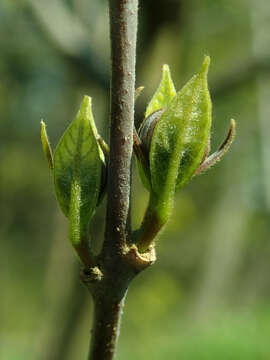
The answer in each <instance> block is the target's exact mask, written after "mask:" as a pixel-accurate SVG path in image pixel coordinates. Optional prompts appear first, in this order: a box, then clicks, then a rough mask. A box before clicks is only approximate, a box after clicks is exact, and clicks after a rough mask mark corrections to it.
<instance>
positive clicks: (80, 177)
mask: <svg viewBox="0 0 270 360" xmlns="http://www.w3.org/2000/svg"><path fill="white" fill-rule="evenodd" d="M41 140H42V145H43V150H44V153H45V155H46V158H47V160H48V164H49V168H50V169H51V170H52V172H53V177H54V186H55V192H56V197H57V200H58V202H59V205H60V207H61V209H62V211H63V213H64V214H65V215H66V217H67V218H68V219H69V224H70V239H71V242H72V244H73V246H75V247H76V246H78V245H79V243H80V241H81V239H82V238H84V237H85V236H86V234H87V230H88V223H89V220H90V219H91V217H92V216H93V213H94V211H95V209H96V207H97V205H98V203H99V201H100V198H101V196H102V193H103V191H104V188H105V186H104V183H103V182H104V174H105V172H106V169H105V157H104V154H103V151H102V148H101V146H100V136H99V135H98V133H97V129H96V126H95V123H94V118H93V114H92V109H91V98H90V97H88V96H85V97H84V100H83V102H82V104H81V106H80V110H79V112H78V114H77V116H76V118H75V119H74V120H73V122H72V123H71V124H70V126H69V127H68V128H67V130H66V131H65V133H64V134H63V136H62V138H61V139H60V141H59V143H58V145H57V147H56V149H55V152H54V154H53V155H52V151H51V148H50V144H49V141H48V137H47V133H46V127H45V124H44V122H43V121H42V122H41Z"/></svg>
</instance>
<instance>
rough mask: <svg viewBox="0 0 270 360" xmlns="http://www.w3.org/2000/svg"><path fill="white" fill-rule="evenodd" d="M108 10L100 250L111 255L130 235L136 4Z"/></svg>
mask: <svg viewBox="0 0 270 360" xmlns="http://www.w3.org/2000/svg"><path fill="white" fill-rule="evenodd" d="M109 6H110V34H111V60H112V78H111V132H110V159H109V168H108V207H107V222H106V235H105V242H104V250H105V251H106V250H109V252H111V250H113V249H119V248H121V247H122V246H123V245H124V244H125V243H126V240H127V236H129V232H130V224H129V209H130V173H131V171H130V170H131V156H132V146H133V123H134V98H135V59H136V37H137V13H138V0H109ZM108 248H109V249H108ZM113 252H114V251H113Z"/></svg>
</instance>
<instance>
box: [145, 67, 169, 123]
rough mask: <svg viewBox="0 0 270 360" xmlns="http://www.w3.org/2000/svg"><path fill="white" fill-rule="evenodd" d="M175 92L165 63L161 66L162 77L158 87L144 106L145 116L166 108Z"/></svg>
mask: <svg viewBox="0 0 270 360" xmlns="http://www.w3.org/2000/svg"><path fill="white" fill-rule="evenodd" d="M175 94H176V91H175V87H174V84H173V81H172V78H171V73H170V69H169V66H168V65H166V64H165V65H163V68H162V78H161V82H160V84H159V87H158V88H157V90H156V92H155V94H154V96H153V97H152V99H151V101H150V103H149V104H148V106H147V108H146V112H145V118H147V117H148V116H149V115H150V114H152V113H153V112H154V111H156V110H160V109H164V108H167V107H168V105H169V104H170V102H171V100H172V99H173V97H174V96H175Z"/></svg>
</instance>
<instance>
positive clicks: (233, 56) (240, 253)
mask: <svg viewBox="0 0 270 360" xmlns="http://www.w3.org/2000/svg"><path fill="white" fill-rule="evenodd" d="M139 16H140V18H139V20H140V21H139V22H140V27H139V34H138V56H137V86H141V85H144V86H145V90H144V92H143V95H141V97H140V99H139V100H138V103H137V108H136V123H137V124H139V122H140V121H141V120H142V116H143V112H144V109H145V106H146V104H147V102H148V101H149V100H150V98H151V95H152V94H153V92H154V90H155V88H156V86H157V85H158V82H159V79H160V74H161V67H162V64H163V63H168V64H169V65H170V67H171V72H172V75H173V78H174V80H175V83H176V86H177V89H180V88H181V86H182V85H183V84H184V83H185V82H186V81H187V80H188V79H189V78H190V77H191V76H192V75H193V74H194V73H195V72H196V71H197V70H198V69H199V67H200V64H201V62H202V60H203V57H204V55H205V54H209V55H210V56H211V59H212V64H211V69H210V74H209V86H210V90H211V94H212V100H213V127H212V148H213V149H215V148H216V147H217V146H218V145H219V144H220V143H221V142H222V141H223V138H224V136H225V132H226V131H227V130H228V127H229V119H230V117H233V118H235V119H236V121H237V137H236V140H235V142H234V144H233V146H232V149H231V150H230V152H229V153H228V154H227V155H226V156H225V158H224V160H222V162H221V163H220V164H218V165H217V166H216V167H214V168H213V169H212V170H211V171H209V172H208V173H206V174H205V175H203V176H199V177H197V178H196V179H195V180H193V181H192V182H190V183H189V184H188V185H187V186H186V187H185V188H184V189H183V190H182V191H181V192H180V193H179V194H178V195H177V198H176V202H175V210H174V213H173V216H172V218H171V220H170V222H169V224H168V226H167V228H166V230H165V231H164V232H163V233H162V235H161V236H160V239H159V241H158V244H157V252H158V261H157V263H156V264H155V265H154V266H153V267H151V268H150V269H148V270H147V271H146V272H145V273H143V274H141V275H140V276H139V277H138V278H137V279H136V280H135V281H134V283H133V284H132V286H131V289H130V291H129V294H128V297H127V303H126V308H125V314H124V317H123V322H122V331H121V337H120V343H119V351H118V354H117V360H124V359H129V360H135V359H136V360H137V359H141V360H144V359H153V360H161V359H183V360H198V359H200V360H214V359H219V360H223V359H224V360H225V359H226V360H242V359H245V360H269V359H270V345H269V335H270V279H269V273H270V261H269V260H270V219H269V214H270V142H269V136H270V3H269V1H267V0H257V1H256V2H255V1H252V0H250V1H248V0H219V1H216V0H183V1H181V0H167V1H163V0H156V1H151V0H141V1H140V14H139ZM108 39H109V36H108V9H107V1H105V0H91V1H89V0H47V1H42V0H0V139H1V141H0V191H1V192H0V214H1V216H0V238H1V241H0V282H1V296H0V358H1V360H2V359H3V360H24V359H27V360H45V359H46V360H60V359H67V360H72V359H86V354H87V351H88V343H89V335H90V327H91V318H92V302H91V299H90V296H89V295H88V293H87V291H86V290H85V289H84V287H83V286H82V285H81V284H80V282H79V280H78V274H79V271H80V266H79V263H78V261H77V259H76V257H75V254H74V252H73V250H72V248H71V246H70V244H69V242H68V240H67V222H66V219H65V218H64V217H63V215H62V214H61V213H60V211H59V209H58V207H57V204H56V201H55V197H54V193H53V187H52V179H51V178H50V175H49V171H48V169H47V164H46V161H45V158H44V155H43V153H42V150H41V146H40V139H39V126H40V119H41V118H43V119H44V120H45V122H46V123H47V130H48V133H49V136H50V138H51V142H52V145H53V147H55V145H56V143H57V141H58V139H59V137H60V136H61V134H62V133H63V131H64V129H65V128H66V126H67V125H68V124H69V122H70V121H71V120H72V119H73V118H74V116H75V114H76V112H77V110H78V106H79V104H80V102H81V100H82V98H83V95H84V94H88V95H90V96H91V97H93V111H94V115H95V120H96V123H97V126H98V128H99V131H100V133H101V134H102V135H103V136H104V137H105V138H106V139H108V112H109V100H108V98H109V68H110V60H109V40H108ZM146 201H147V193H146V191H145V190H144V189H143V187H142V185H141V184H140V182H139V180H138V177H137V173H136V171H134V182H133V223H134V227H136V226H138V224H139V223H140V221H141V218H142V215H143V211H144V208H145V205H146ZM104 205H105V204H103V205H102V206H101V208H100V209H99V210H98V212H97V214H96V217H95V219H94V220H93V221H92V224H91V229H92V230H91V229H90V231H91V233H92V237H93V239H94V240H95V243H96V244H98V243H99V241H100V240H101V238H102V234H103V224H104V209H105V206H104Z"/></svg>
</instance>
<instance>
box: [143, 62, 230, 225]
mask: <svg viewBox="0 0 270 360" xmlns="http://www.w3.org/2000/svg"><path fill="white" fill-rule="evenodd" d="M209 63H210V58H209V57H206V58H205V60H204V62H203V64H202V67H201V69H200V71H199V73H198V74H197V75H195V76H193V77H192V78H191V80H190V81H189V82H188V83H187V84H186V85H185V86H184V87H183V88H182V90H180V91H179V92H178V93H175V90H174V85H173V82H172V80H171V77H170V72H169V68H168V67H167V66H165V67H163V75H162V80H161V83H160V85H159V88H158V90H157V91H156V93H155V95H154V96H153V98H152V100H151V101H150V103H149V105H148V107H147V110H146V116H147V117H146V119H145V120H144V121H143V123H142V125H141V127H140V129H139V137H140V141H141V145H140V148H141V149H140V151H141V153H142V155H141V156H138V155H137V154H140V151H138V150H137V151H136V155H137V159H138V163H139V172H140V175H141V178H142V181H143V183H144V184H145V185H147V186H146V187H147V188H148V189H149V191H150V205H149V206H150V209H152V210H151V211H152V212H153V213H155V214H156V215H157V216H158V218H159V222H160V223H161V224H164V223H165V222H166V221H167V220H168V217H169V215H170V212H171V209H172V206H173V200H174V195H175V192H176V191H177V190H178V189H180V188H181V187H182V186H183V185H185V184H186V183H187V182H188V181H189V180H190V179H191V178H192V177H193V176H194V175H196V174H198V173H200V172H203V171H205V170H206V169H207V168H209V167H210V166H212V165H213V164H214V163H216V162H217V161H218V160H219V159H220V158H221V156H223V154H224V153H225V152H226V151H227V149H228V148H229V146H230V144H231V142H232V139H233V136H234V130H235V124H234V122H233V121H232V123H231V128H230V131H229V134H228V136H227V138H226V140H225V142H224V143H223V144H222V146H221V147H220V149H219V150H218V151H217V152H216V153H214V154H213V155H211V156H210V157H207V155H208V151H209V148H210V140H209V139H210V129H211V110H212V105H211V99H210V95H209V91H208V84H207V73H208V67H209ZM142 158H143V159H144V161H142Z"/></svg>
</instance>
